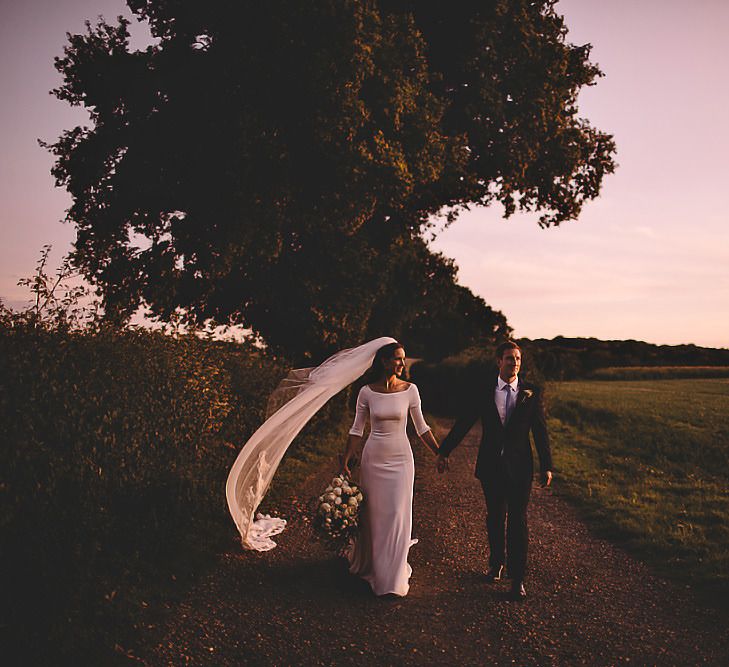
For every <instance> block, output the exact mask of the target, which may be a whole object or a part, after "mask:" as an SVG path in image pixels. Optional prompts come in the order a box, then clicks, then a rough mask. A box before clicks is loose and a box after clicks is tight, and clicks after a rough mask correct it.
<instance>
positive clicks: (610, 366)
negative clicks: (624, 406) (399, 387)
mask: <svg viewBox="0 0 729 667" xmlns="http://www.w3.org/2000/svg"><path fill="white" fill-rule="evenodd" d="M517 342H518V343H519V345H520V346H521V349H522V352H523V355H522V356H523V372H522V376H524V377H526V378H528V379H530V380H532V381H534V382H536V383H537V384H543V383H544V382H545V381H549V380H577V379H594V380H647V379H668V378H691V377H729V350H728V349H715V348H708V347H698V346H696V345H653V344H651V343H644V342H642V341H637V340H598V339H597V338H564V337H562V336H558V337H557V338H553V339H551V340H547V339H544V338H540V339H537V340H530V339H528V338H522V339H519V340H518V341H517ZM496 371H497V369H496V364H495V348H494V347H474V348H469V349H467V350H464V351H462V352H460V353H459V354H457V355H454V356H451V357H447V358H446V359H444V360H443V361H440V362H437V363H433V362H427V361H418V362H416V363H414V364H413V366H412V368H411V377H412V379H413V381H414V382H416V383H417V385H418V388H419V389H420V393H421V395H422V397H423V402H424V404H425V405H426V407H427V409H428V410H429V411H431V412H433V413H435V414H441V415H454V414H456V413H457V412H458V407H459V404H460V402H461V400H462V397H463V395H464V393H467V392H469V391H474V390H475V389H474V387H477V386H478V383H479V381H480V378H482V377H483V376H484V375H492V374H495V373H496Z"/></svg>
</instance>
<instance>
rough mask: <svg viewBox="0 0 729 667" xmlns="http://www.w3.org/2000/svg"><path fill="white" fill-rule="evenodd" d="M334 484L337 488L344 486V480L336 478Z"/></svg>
mask: <svg viewBox="0 0 729 667" xmlns="http://www.w3.org/2000/svg"><path fill="white" fill-rule="evenodd" d="M332 484H333V485H334V486H336V487H339V486H342V480H341V479H339V477H335V478H334V479H333V480H332Z"/></svg>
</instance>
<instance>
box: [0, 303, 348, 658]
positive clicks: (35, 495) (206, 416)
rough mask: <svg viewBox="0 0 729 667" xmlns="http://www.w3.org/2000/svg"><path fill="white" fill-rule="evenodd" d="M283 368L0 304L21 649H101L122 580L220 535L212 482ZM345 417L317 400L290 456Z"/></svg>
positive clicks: (12, 613)
mask: <svg viewBox="0 0 729 667" xmlns="http://www.w3.org/2000/svg"><path fill="white" fill-rule="evenodd" d="M285 366H286V364H285V362H284V361H282V360H279V359H275V358H272V357H271V356H270V355H268V354H266V353H264V352H263V351H261V350H259V349H258V348H256V347H254V346H251V345H246V346H242V345H238V344H234V343H224V342H215V341H208V340H202V339H199V338H197V337H195V336H187V337H182V338H178V339H175V338H172V337H171V336H167V335H165V334H163V333H160V332H150V331H142V330H124V331H112V330H103V329H102V330H100V331H98V332H96V333H92V332H80V331H71V330H57V329H56V330H54V329H53V328H52V327H51V328H49V327H43V326H40V327H39V326H35V324H34V323H32V322H28V321H27V320H21V318H12V317H10V316H8V314H7V311H6V312H5V317H4V318H3V319H2V321H0V378H1V380H0V382H1V384H0V424H1V426H0V429H2V430H1V433H2V444H1V445H0V471H1V472H0V500H1V504H0V507H2V510H0V539H1V540H2V544H3V549H2V556H1V559H2V561H1V563H0V565H1V566H2V571H3V574H4V579H6V581H5V582H4V585H5V588H6V590H8V592H9V600H10V603H9V604H6V605H4V607H5V610H6V612H7V613H8V616H7V618H4V619H2V622H3V625H4V626H5V627H6V628H8V627H10V628H16V629H17V630H18V632H17V633H16V639H18V638H21V637H22V638H24V639H25V640H26V647H25V648H26V650H30V648H29V647H31V646H32V647H34V649H35V650H36V651H38V650H40V648H41V647H46V648H47V650H48V651H49V654H48V655H46V656H45V658H46V659H49V658H53V657H54V656H57V655H71V654H73V655H76V656H78V655H79V653H78V652H79V650H80V648H79V647H85V650H86V651H87V653H89V654H92V653H94V651H97V650H99V648H98V647H99V645H104V646H109V645H111V646H113V643H114V641H118V638H117V639H112V635H114V634H115V633H118V632H119V630H118V629H116V626H118V625H119V624H120V623H121V624H122V625H123V624H124V623H127V625H128V621H129V618H128V617H129V615H130V614H133V613H134V612H133V609H132V608H133V607H134V604H135V603H134V600H133V599H132V598H133V597H134V595H133V594H132V591H133V590H135V587H136V588H137V589H139V588H140V587H141V589H142V590H144V589H145V588H148V587H149V586H152V587H154V585H155V582H158V581H160V580H167V581H169V577H170V572H171V571H172V572H174V568H176V567H178V566H179V567H184V565H180V560H181V559H184V558H193V559H194V558H197V557H198V556H200V552H201V551H202V552H206V555H207V557H208V558H210V557H211V556H213V555H214V554H215V550H216V548H219V547H220V546H221V544H222V543H223V539H230V538H232V537H233V536H235V535H236V533H235V527H234V526H233V524H232V522H231V521H230V519H229V517H228V514H227V507H226V504H225V479H226V476H227V473H228V470H229V468H230V465H231V464H232V462H233V460H234V459H235V456H236V455H237V452H238V451H239V448H240V446H241V445H242V444H243V443H244V442H245V440H246V439H247V438H248V437H249V436H250V435H251V433H252V432H253V431H254V430H255V429H256V428H257V427H258V426H259V425H260V424H261V422H262V421H263V419H264V410H265V401H266V398H267V396H268V394H269V393H270V391H271V389H272V388H273V387H274V386H275V385H276V383H277V382H278V381H279V379H280V378H281V376H282V375H283V374H284V368H285ZM346 414H347V413H346V410H343V405H342V401H341V400H339V401H335V402H334V403H333V404H332V405H331V406H329V407H328V409H325V410H323V411H322V413H321V414H320V415H318V416H317V418H316V419H315V420H314V423H313V424H312V425H311V427H310V428H309V429H308V431H307V433H306V434H304V435H303V436H302V437H300V438H299V439H297V441H296V442H295V443H294V445H293V446H292V448H291V454H290V457H289V458H290V466H291V467H293V468H296V467H297V464H301V465H303V463H301V462H306V461H307V460H309V459H311V458H312V457H313V456H314V455H315V454H316V452H318V451H321V450H322V448H326V446H331V445H332V443H333V440H334V438H335V437H336V438H337V441H336V446H337V447H338V446H339V445H340V443H341V440H340V439H339V438H340V429H339V424H340V423H341V421H342V418H343V416H345V415H346ZM208 542H211V543H210V544H209V545H208V544H207V543H208ZM195 554H197V555H195ZM40 600H43V603H42V604H40ZM27 633H30V634H27ZM50 647H53V648H52V649H51V648H50ZM41 657H43V656H41Z"/></svg>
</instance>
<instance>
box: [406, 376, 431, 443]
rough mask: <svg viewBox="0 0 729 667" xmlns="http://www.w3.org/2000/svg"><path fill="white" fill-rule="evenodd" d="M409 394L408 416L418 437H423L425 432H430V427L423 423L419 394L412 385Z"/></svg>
mask: <svg viewBox="0 0 729 667" xmlns="http://www.w3.org/2000/svg"><path fill="white" fill-rule="evenodd" d="M409 394H410V395H409V398H410V406H409V407H410V416H411V417H412V420H413V424H414V425H415V431H416V432H417V434H418V435H423V433H425V432H426V431H430V426H428V425H427V424H426V423H425V419H424V418H423V410H422V408H421V407H420V392H419V391H418V388H417V387H416V386H415V385H414V384H412V385H410V389H409Z"/></svg>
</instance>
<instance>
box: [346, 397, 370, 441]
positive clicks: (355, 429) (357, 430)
mask: <svg viewBox="0 0 729 667" xmlns="http://www.w3.org/2000/svg"><path fill="white" fill-rule="evenodd" d="M365 388H366V385H365V387H362V389H360V390H359V394H357V412H356V413H355V415H354V423H353V424H352V428H350V429H349V435H359V436H360V437H361V436H362V434H363V433H364V428H365V424H366V423H367V418H368V417H369V415H370V405H369V403H368V401H367V392H366V391H365Z"/></svg>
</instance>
